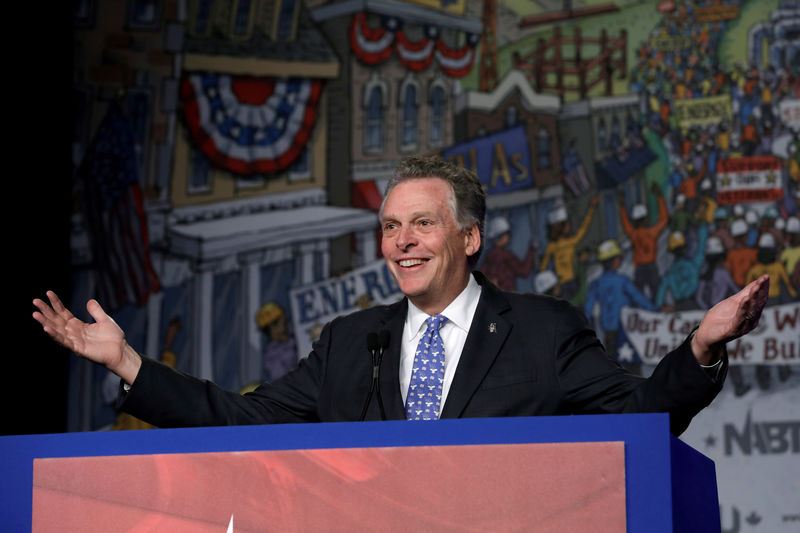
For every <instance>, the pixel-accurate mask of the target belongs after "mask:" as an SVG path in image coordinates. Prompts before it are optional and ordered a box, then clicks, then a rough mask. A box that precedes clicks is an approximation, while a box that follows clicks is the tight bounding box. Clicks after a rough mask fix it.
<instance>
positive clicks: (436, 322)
mask: <svg viewBox="0 0 800 533" xmlns="http://www.w3.org/2000/svg"><path fill="white" fill-rule="evenodd" d="M425 322H427V323H428V329H429V330H439V329H441V327H442V326H443V325H444V323H445V322H447V317H446V316H444V315H433V316H430V317H428V318H427V320H425Z"/></svg>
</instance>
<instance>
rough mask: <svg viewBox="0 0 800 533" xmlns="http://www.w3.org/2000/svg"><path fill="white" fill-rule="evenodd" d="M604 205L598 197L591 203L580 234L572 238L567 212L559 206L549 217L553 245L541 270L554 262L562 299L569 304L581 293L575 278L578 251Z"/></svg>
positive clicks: (549, 244) (551, 244)
mask: <svg viewBox="0 0 800 533" xmlns="http://www.w3.org/2000/svg"><path fill="white" fill-rule="evenodd" d="M599 201H600V197H599V196H594V197H593V198H592V199H591V200H590V201H589V208H588V209H587V210H586V215H585V216H584V217H583V222H581V225H580V227H579V228H578V231H576V232H575V234H574V235H571V236H570V224H569V218H568V217H567V209H566V208H565V207H564V206H558V207H556V208H555V209H553V210H552V211H550V212H549V213H548V214H547V231H548V239H549V240H550V242H549V243H548V244H547V248H545V250H544V256H543V257H542V262H541V265H540V266H539V270H540V271H543V270H547V269H548V267H549V266H550V260H551V259H552V260H553V269H554V270H555V272H556V275H558V286H559V295H560V297H561V298H563V299H565V300H570V299H572V298H573V297H574V296H575V294H576V293H577V292H578V289H579V285H578V280H577V278H576V277H575V249H576V248H577V246H578V243H579V242H580V241H581V239H583V237H584V236H585V235H586V232H587V231H588V230H589V223H590V222H591V221H592V215H594V211H595V209H596V208H597V204H598V202H599Z"/></svg>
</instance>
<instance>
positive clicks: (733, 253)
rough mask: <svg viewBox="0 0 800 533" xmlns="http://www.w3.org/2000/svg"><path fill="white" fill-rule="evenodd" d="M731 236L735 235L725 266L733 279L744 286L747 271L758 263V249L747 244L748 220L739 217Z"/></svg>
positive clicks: (732, 225)
mask: <svg viewBox="0 0 800 533" xmlns="http://www.w3.org/2000/svg"><path fill="white" fill-rule="evenodd" d="M731 236H733V242H734V244H733V248H731V249H730V250H728V255H727V257H726V258H725V268H727V269H728V272H730V273H731V277H732V278H733V281H734V282H735V283H736V285H738V286H739V287H744V279H745V276H746V275H747V271H748V270H750V268H751V267H752V266H753V265H755V264H756V256H757V255H758V250H756V248H755V247H753V246H748V244H747V238H748V237H747V222H745V221H744V220H742V219H740V218H737V219H736V220H734V221H733V223H732V224H731Z"/></svg>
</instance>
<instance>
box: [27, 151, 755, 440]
mask: <svg viewBox="0 0 800 533" xmlns="http://www.w3.org/2000/svg"><path fill="white" fill-rule="evenodd" d="M485 212H486V199H485V195H484V192H483V190H482V187H481V185H480V183H479V181H478V178H477V176H476V175H475V174H474V173H473V172H471V171H468V170H465V169H463V168H460V167H456V166H454V165H451V164H449V163H447V162H445V161H443V160H442V159H440V158H437V157H430V158H425V157H410V158H407V159H405V160H403V161H402V162H401V163H400V164H399V165H398V167H397V168H396V170H395V172H394V174H393V176H392V178H391V179H390V181H389V184H388V185H387V189H386V194H385V196H384V204H383V205H382V207H381V212H380V220H381V224H382V229H383V237H382V243H381V250H382V252H383V255H384V258H385V260H386V262H387V265H388V268H389V269H390V271H391V272H392V274H393V275H394V277H395V278H396V280H397V283H398V284H399V286H400V288H401V290H402V292H403V293H404V294H405V296H406V297H405V298H403V299H402V300H400V301H399V302H397V303H395V304H392V305H388V306H378V307H374V308H370V309H366V310H362V311H358V312H356V313H353V314H351V315H348V316H345V317H340V318H337V319H335V320H333V321H332V322H331V323H330V324H328V325H326V326H325V328H324V329H323V332H322V334H321V336H320V339H319V341H318V342H317V343H315V345H314V348H313V350H312V352H311V353H310V354H309V355H308V357H306V358H305V359H303V360H302V361H301V362H300V364H299V365H298V367H297V368H296V369H295V370H293V371H292V372H290V373H288V374H287V375H285V376H284V377H282V378H281V379H278V380H277V381H275V382H273V383H268V384H267V383H265V384H263V385H262V386H260V387H259V388H257V389H256V390H255V391H253V392H250V393H247V394H245V395H239V394H237V393H235V392H230V391H224V390H222V389H220V388H219V387H217V386H216V385H214V384H213V383H210V382H208V381H203V380H199V379H196V378H193V377H191V376H188V375H186V374H182V373H179V372H177V371H175V370H174V369H172V368H169V367H167V366H165V365H162V364H160V363H158V362H156V361H154V360H152V359H150V358H147V357H142V356H140V355H139V354H138V353H137V352H136V351H135V350H134V349H133V348H132V347H131V346H130V345H128V343H127V342H126V341H125V335H124V333H123V332H122V330H120V328H119V327H118V326H117V325H116V323H114V321H113V320H112V319H111V318H110V317H109V316H108V315H107V314H106V313H105V312H104V311H103V309H102V308H101V307H100V305H99V304H98V303H97V302H96V301H94V300H90V301H89V303H88V304H87V308H88V310H89V312H90V314H91V315H92V317H93V318H94V319H95V323H93V324H87V323H84V322H82V321H80V320H78V319H76V318H75V317H74V316H73V315H72V313H70V312H69V311H68V310H67V309H66V308H65V307H64V306H63V304H62V303H61V302H60V301H59V300H58V297H57V296H56V295H55V294H53V293H52V292H48V298H49V299H50V304H49V305H48V304H47V303H45V302H43V301H42V300H39V299H36V300H34V305H35V306H36V307H37V309H38V311H37V312H34V315H33V316H34V318H35V319H36V320H37V321H39V322H40V323H41V324H42V326H43V327H44V330H45V331H46V332H47V333H48V334H50V335H51V336H52V337H53V338H54V339H55V340H57V341H58V342H60V343H62V344H63V345H64V346H66V347H67V348H69V349H71V350H73V351H74V352H76V353H77V354H79V355H81V356H83V357H86V358H87V359H90V360H92V361H94V362H96V363H99V364H103V365H105V366H106V367H107V368H109V369H110V370H111V371H112V372H114V373H116V374H117V375H119V376H120V377H121V378H122V383H123V385H124V389H125V392H123V393H122V395H121V403H120V406H121V409H123V410H124V411H126V412H129V413H130V414H132V415H134V416H136V417H138V418H140V419H142V420H146V421H148V422H150V423H152V424H154V425H156V426H161V427H174V426H208V425H234V424H264V423H281V422H315V421H348V420H359V419H360V418H361V417H360V413H364V414H365V415H366V416H365V417H366V419H371V420H375V419H379V418H382V417H384V416H385V418H388V419H404V418H406V419H410V420H435V419H438V418H456V417H487V416H534V415H565V414H573V413H627V412H669V413H670V420H671V428H672V431H673V433H675V434H679V433H680V432H682V431H683V430H684V429H685V428H686V427H687V425H688V424H689V421H690V420H691V418H692V417H693V416H694V415H695V414H696V413H697V412H699V411H700V410H701V409H702V408H703V407H705V406H706V405H708V404H709V403H710V402H711V400H712V399H713V398H714V397H715V396H716V394H717V393H718V392H719V390H720V389H721V387H722V382H723V380H724V377H725V374H726V371H727V356H726V352H725V348H724V347H725V343H726V342H728V341H731V340H733V339H735V338H737V337H740V336H742V335H744V334H746V333H748V332H749V331H751V330H752V329H753V328H754V327H755V326H756V324H757V323H758V319H759V317H760V314H761V311H762V309H763V307H764V305H765V303H766V300H767V291H768V287H769V277H768V276H762V277H761V278H759V279H758V280H755V281H753V282H752V283H751V284H749V285H748V286H747V287H745V288H744V289H743V290H742V291H741V292H739V293H737V294H736V295H734V296H731V297H730V298H728V299H726V300H724V301H722V302H720V303H719V304H717V305H716V306H714V307H713V308H712V309H711V310H710V311H709V312H708V313H706V315H705V317H704V318H703V320H702V322H701V324H700V326H699V327H698V328H697V330H695V331H694V332H693V333H692V334H691V335H689V337H687V339H686V340H685V341H684V342H683V343H682V344H681V345H680V346H679V347H678V348H676V349H675V350H674V351H672V352H671V353H669V354H668V355H667V356H665V357H664V359H663V360H662V361H661V363H660V364H659V365H658V367H657V368H656V369H655V371H654V372H653V374H652V375H651V377H649V378H647V379H644V378H641V377H639V376H635V375H631V374H629V373H627V372H626V371H625V370H623V369H622V368H621V367H620V366H618V365H617V364H616V363H615V362H614V361H613V360H612V359H611V358H610V357H609V356H608V355H607V354H606V352H605V350H604V349H603V346H602V344H601V343H600V341H599V340H598V339H597V337H596V335H595V333H594V331H592V330H591V329H590V328H589V327H588V325H587V323H586V321H585V319H584V317H583V315H582V313H581V312H580V311H578V310H577V309H575V308H574V307H572V306H571V305H570V304H569V303H568V302H565V301H562V300H558V299H555V298H551V297H547V296H543V295H538V294H517V293H511V292H504V291H501V290H500V289H498V288H497V287H495V286H494V285H492V284H491V283H490V282H489V281H487V280H486V278H485V277H484V276H483V275H482V274H481V273H480V272H478V271H473V267H474V266H475V264H476V262H477V260H478V258H479V256H480V252H481V250H482V245H483V221H484V218H485ZM382 331H385V332H387V333H388V339H389V344H388V347H386V349H385V352H384V354H383V358H382V364H381V370H380V372H381V373H380V385H381V389H380V398H375V399H373V400H372V401H371V403H370V404H369V405H367V406H366V407H364V405H363V404H364V400H365V398H366V397H367V392H368V390H369V388H370V384H371V379H372V373H373V368H372V363H371V358H370V355H369V352H368V350H367V346H366V343H365V341H364V339H366V338H367V337H368V336H369V335H370V334H372V333H375V332H382ZM384 406H385V410H384V409H383V407H384ZM362 407H364V408H365V409H366V410H362Z"/></svg>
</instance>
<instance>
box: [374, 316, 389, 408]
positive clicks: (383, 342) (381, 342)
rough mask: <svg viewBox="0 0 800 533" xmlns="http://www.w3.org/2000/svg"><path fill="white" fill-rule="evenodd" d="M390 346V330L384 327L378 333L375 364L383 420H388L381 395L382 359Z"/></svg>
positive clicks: (376, 383) (376, 384) (376, 385)
mask: <svg viewBox="0 0 800 533" xmlns="http://www.w3.org/2000/svg"><path fill="white" fill-rule="evenodd" d="M388 347H389V332H388V331H386V330H385V329H382V330H381V331H380V332H379V333H378V355H377V357H376V362H375V363H374V364H375V372H374V375H375V388H376V389H377V392H378V407H379V408H380V410H381V420H386V411H385V410H384V409H383V397H382V396H381V380H380V375H381V361H382V360H383V351H384V350H385V349H386V348H388Z"/></svg>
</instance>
